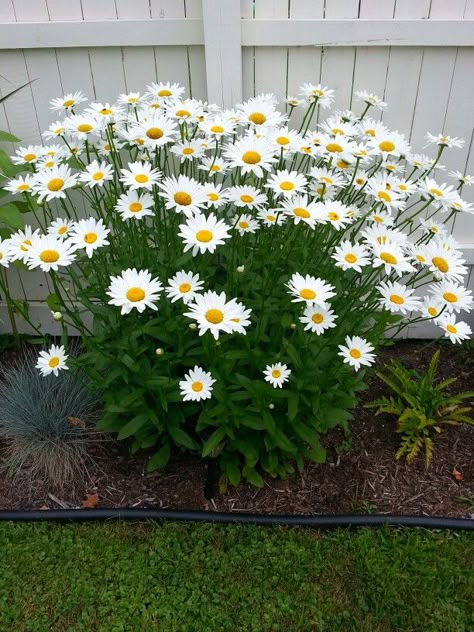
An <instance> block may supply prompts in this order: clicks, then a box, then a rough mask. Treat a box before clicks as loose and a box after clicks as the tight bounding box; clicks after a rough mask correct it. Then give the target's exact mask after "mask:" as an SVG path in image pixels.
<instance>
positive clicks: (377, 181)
mask: <svg viewBox="0 0 474 632" xmlns="http://www.w3.org/2000/svg"><path fill="white" fill-rule="evenodd" d="M366 191H367V193H369V194H370V195H372V196H373V197H374V198H375V199H376V200H377V202H381V203H382V204H383V206H385V207H386V208H388V209H392V208H394V209H400V208H403V207H404V206H405V202H404V200H403V198H402V194H401V193H400V192H399V191H396V190H395V189H392V186H391V184H390V182H389V181H388V179H387V177H386V176H380V175H379V176H375V177H374V178H370V180H369V181H368V183H367V187H366Z"/></svg>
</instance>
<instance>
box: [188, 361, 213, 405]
mask: <svg viewBox="0 0 474 632" xmlns="http://www.w3.org/2000/svg"><path fill="white" fill-rule="evenodd" d="M215 381H216V380H214V379H213V377H212V375H211V373H208V372H206V371H204V370H203V369H202V368H201V367H200V366H197V365H196V366H195V367H194V369H191V370H190V371H189V373H187V374H186V375H185V376H184V380H181V381H180V382H179V390H180V392H181V395H182V397H183V402H188V401H192V402H199V401H201V400H202V399H210V398H211V397H212V385H213V384H214V382H215Z"/></svg>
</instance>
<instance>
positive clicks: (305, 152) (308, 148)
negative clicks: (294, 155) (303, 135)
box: [301, 146, 313, 154]
mask: <svg viewBox="0 0 474 632" xmlns="http://www.w3.org/2000/svg"><path fill="white" fill-rule="evenodd" d="M301 151H302V152H303V153H304V154H311V153H312V151H313V150H312V148H311V147H306V146H304V147H301Z"/></svg>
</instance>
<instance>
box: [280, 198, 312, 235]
mask: <svg viewBox="0 0 474 632" xmlns="http://www.w3.org/2000/svg"><path fill="white" fill-rule="evenodd" d="M281 211H282V212H283V213H284V214H285V215H287V216H288V217H292V218H293V220H294V222H295V224H299V223H300V222H304V223H305V224H308V225H309V226H311V228H314V225H315V224H316V222H317V221H318V220H319V219H320V217H321V214H320V212H319V206H318V204H317V203H316V202H310V201H309V198H308V196H307V195H295V196H293V197H292V198H290V199H288V200H283V201H282V203H281Z"/></svg>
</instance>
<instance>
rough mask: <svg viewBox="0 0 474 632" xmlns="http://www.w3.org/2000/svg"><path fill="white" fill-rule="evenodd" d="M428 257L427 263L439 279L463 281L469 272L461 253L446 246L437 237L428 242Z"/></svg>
mask: <svg viewBox="0 0 474 632" xmlns="http://www.w3.org/2000/svg"><path fill="white" fill-rule="evenodd" d="M426 258H427V262H426V265H427V266H428V267H429V269H430V270H431V272H433V273H434V276H435V278H436V279H437V280H438V281H439V280H441V279H448V280H450V281H462V278H463V277H464V276H465V275H466V274H467V272H468V269H467V267H466V266H465V265H464V263H465V261H464V259H463V258H462V256H461V253H460V252H459V251H457V250H454V249H448V248H445V247H444V245H443V244H442V243H441V242H440V241H438V240H436V239H433V240H432V241H430V242H429V243H428V244H426Z"/></svg>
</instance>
